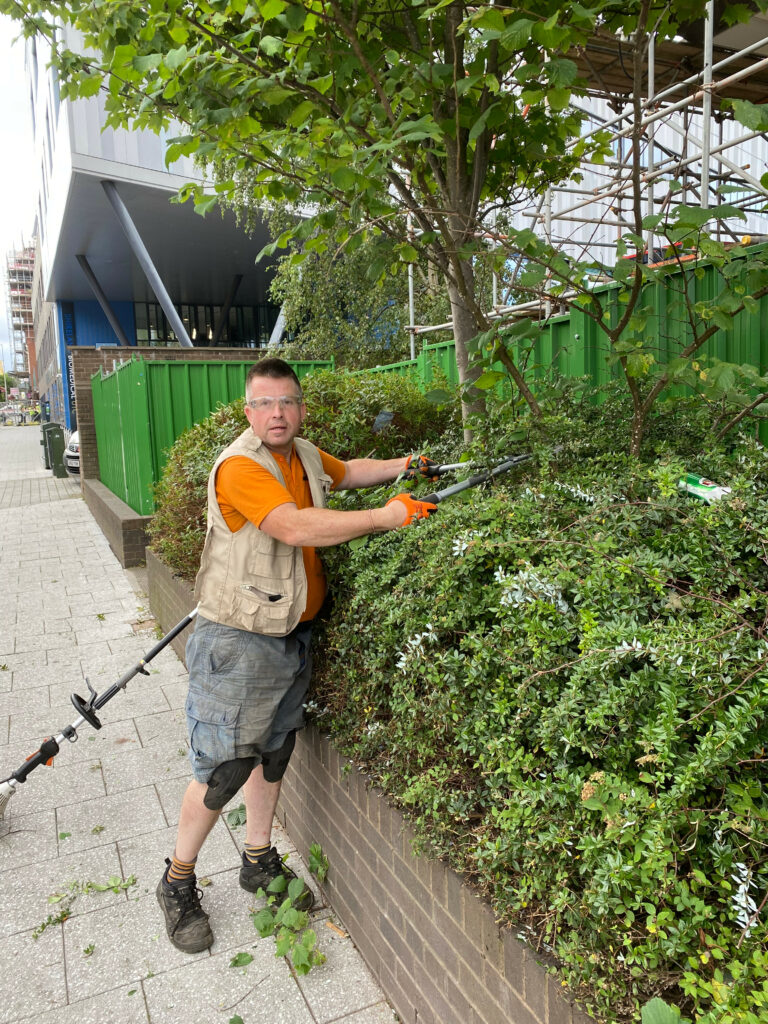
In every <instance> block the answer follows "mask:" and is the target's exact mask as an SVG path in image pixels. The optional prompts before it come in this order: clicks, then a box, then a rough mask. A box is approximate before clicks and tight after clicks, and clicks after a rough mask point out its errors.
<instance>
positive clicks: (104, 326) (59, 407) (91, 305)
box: [40, 300, 136, 430]
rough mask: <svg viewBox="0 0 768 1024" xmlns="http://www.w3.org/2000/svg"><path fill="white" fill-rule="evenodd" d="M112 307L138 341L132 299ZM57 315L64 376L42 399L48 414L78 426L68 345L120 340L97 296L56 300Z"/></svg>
mask: <svg viewBox="0 0 768 1024" xmlns="http://www.w3.org/2000/svg"><path fill="white" fill-rule="evenodd" d="M112 310H113V312H114V314H115V316H116V317H117V319H118V320H119V322H120V325H121V326H122V328H123V330H124V331H125V335H126V337H127V338H129V339H130V340H131V341H132V342H133V344H135V341H134V339H135V337H136V324H135V321H134V315H133V303H132V302H113V303H112ZM56 317H57V321H58V336H59V366H60V367H61V376H60V377H57V378H56V380H55V382H54V384H53V385H52V387H51V389H50V391H49V392H48V393H47V394H45V395H41V396H40V401H41V405H42V407H43V409H45V410H46V412H47V417H46V418H48V419H50V420H53V421H54V422H57V423H63V424H64V426H65V427H66V428H67V430H76V429H77V421H76V416H75V402H74V381H73V379H72V372H71V365H70V359H69V357H68V354H67V346H69V345H73V346H74V345H83V346H88V347H89V348H96V347H101V348H104V347H106V346H110V345H114V346H115V347H118V341H117V338H116V337H115V332H114V331H113V330H112V328H111V327H110V325H109V321H108V320H107V318H106V316H105V315H104V312H103V310H102V308H101V306H100V305H99V304H98V302H96V301H95V300H93V301H88V300H80V301H75V302H57V303H56Z"/></svg>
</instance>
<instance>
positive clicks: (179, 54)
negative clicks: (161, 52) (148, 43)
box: [163, 46, 189, 71]
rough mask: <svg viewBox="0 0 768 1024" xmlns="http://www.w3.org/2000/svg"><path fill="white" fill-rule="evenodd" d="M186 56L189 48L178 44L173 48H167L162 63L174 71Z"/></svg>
mask: <svg viewBox="0 0 768 1024" xmlns="http://www.w3.org/2000/svg"><path fill="white" fill-rule="evenodd" d="M188 56H189V50H188V49H187V48H186V46H179V47H177V48H176V49H175V50H169V51H168V53H166V55H165V57H164V59H163V63H164V64H165V66H166V67H167V68H170V69H171V71H175V70H176V69H177V68H178V67H180V65H182V64H183V63H184V61H185V60H186V59H187V57H188Z"/></svg>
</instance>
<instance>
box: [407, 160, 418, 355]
mask: <svg viewBox="0 0 768 1024" xmlns="http://www.w3.org/2000/svg"><path fill="white" fill-rule="evenodd" d="M410 183H411V181H410V178H409V179H408V185H409V186H410ZM406 226H407V229H408V241H409V242H410V243H411V244H413V218H412V217H411V214H410V212H409V213H408V216H407V217H406ZM408 323H409V325H410V326H409V339H410V343H411V347H410V352H411V359H415V358H416V335H415V333H414V330H413V328H414V325H415V323H416V302H415V299H414V294H413V263H409V264H408Z"/></svg>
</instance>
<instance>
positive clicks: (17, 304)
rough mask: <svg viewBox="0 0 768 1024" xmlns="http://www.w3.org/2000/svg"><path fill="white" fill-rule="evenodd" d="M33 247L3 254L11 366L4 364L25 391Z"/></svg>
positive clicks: (31, 335) (30, 356)
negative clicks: (4, 259)
mask: <svg viewBox="0 0 768 1024" xmlns="http://www.w3.org/2000/svg"><path fill="white" fill-rule="evenodd" d="M34 269H35V250H34V247H32V246H22V248H20V249H12V250H11V251H10V252H9V253H8V254H7V257H6V287H7V301H6V309H7V313H8V337H9V338H10V342H11V354H12V359H13V365H12V366H11V367H6V370H7V372H8V373H12V374H13V376H14V377H16V378H17V379H18V380H19V382H20V384H21V385H22V386H24V387H25V390H28V389H29V387H28V385H29V380H30V369H31V368H32V365H33V364H34V350H35V349H34V346H35V329H34V319H33V313H32V276H33V273H34Z"/></svg>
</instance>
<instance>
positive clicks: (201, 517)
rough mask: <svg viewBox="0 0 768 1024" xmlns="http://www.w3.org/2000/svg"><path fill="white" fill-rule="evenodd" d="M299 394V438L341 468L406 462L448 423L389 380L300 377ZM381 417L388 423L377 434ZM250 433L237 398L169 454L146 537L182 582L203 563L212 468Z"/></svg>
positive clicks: (325, 374) (406, 384)
mask: <svg viewBox="0 0 768 1024" xmlns="http://www.w3.org/2000/svg"><path fill="white" fill-rule="evenodd" d="M302 387H303V390H304V394H305V397H306V401H307V408H308V416H307V420H306V422H305V423H304V427H303V428H302V435H303V436H304V437H306V438H307V439H308V440H310V441H312V442H314V443H315V444H316V445H318V446H319V447H320V448H322V449H323V450H324V451H327V452H329V453H330V454H331V455H335V456H336V457H337V458H339V459H342V460H344V461H346V460H348V459H353V458H361V457H363V456H371V457H374V458H382V459H387V458H394V457H395V456H397V455H400V454H403V456H405V455H407V454H408V452H410V451H411V450H413V449H415V448H419V447H421V445H422V442H424V443H425V444H429V443H430V441H432V442H437V439H438V438H439V437H440V435H441V433H442V432H443V431H444V430H445V428H446V426H447V425H448V423H449V422H450V419H451V417H450V413H449V412H447V411H446V412H437V411H436V410H435V407H434V405H432V404H431V403H429V402H427V401H426V399H425V398H424V397H423V396H422V395H421V393H420V391H419V390H418V388H417V387H416V386H415V385H414V384H412V383H411V381H409V380H406V379H404V378H400V377H396V376H393V375H391V374H381V373H359V374H354V375H352V374H345V373H332V372H330V371H321V372H318V373H314V374H311V375H309V376H307V377H305V378H304V379H303V381H302ZM382 411H387V412H390V413H392V419H391V421H389V422H388V423H387V424H386V425H385V426H384V427H383V429H376V430H375V429H374V425H375V424H376V419H377V417H378V415H379V413H380V412H382ZM247 426H248V421H247V420H246V418H245V413H244V411H243V400H242V399H238V400H237V401H235V402H231V403H230V404H229V405H225V406H221V407H220V408H219V409H217V410H216V412H214V413H212V414H211V415H210V416H209V417H208V418H207V419H205V420H202V421H201V422H200V423H197V424H196V425H195V426H194V427H192V428H191V429H190V430H188V431H186V432H185V433H184V434H182V436H181V437H180V438H179V439H178V440H177V441H176V443H175V444H174V445H173V447H172V448H171V450H170V451H169V453H168V461H167V463H166V465H165V469H164V470H163V476H162V478H161V480H160V482H159V484H158V485H157V488H156V489H155V501H156V509H157V510H156V512H155V515H154V517H153V519H152V521H151V524H150V528H149V532H150V537H151V540H152V547H153V549H154V550H155V552H156V553H157V554H158V555H159V556H160V558H162V559H163V561H164V562H165V563H166V565H168V566H169V567H170V568H171V569H172V570H173V572H174V573H176V574H177V575H178V576H181V577H182V579H185V580H189V581H191V580H193V579H194V578H195V575H196V574H197V570H198V566H199V564H200V555H201V553H202V550H203V542H204V540H205V506H206V498H207V483H208V475H209V473H210V471H211V467H212V466H213V463H214V462H215V461H216V459H217V457H218V455H219V454H220V452H221V451H223V449H224V448H226V446H227V445H228V444H231V443H232V441H234V440H235V438H237V437H238V436H239V435H240V434H241V433H242V431H243V430H245V428H246V427H247Z"/></svg>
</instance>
